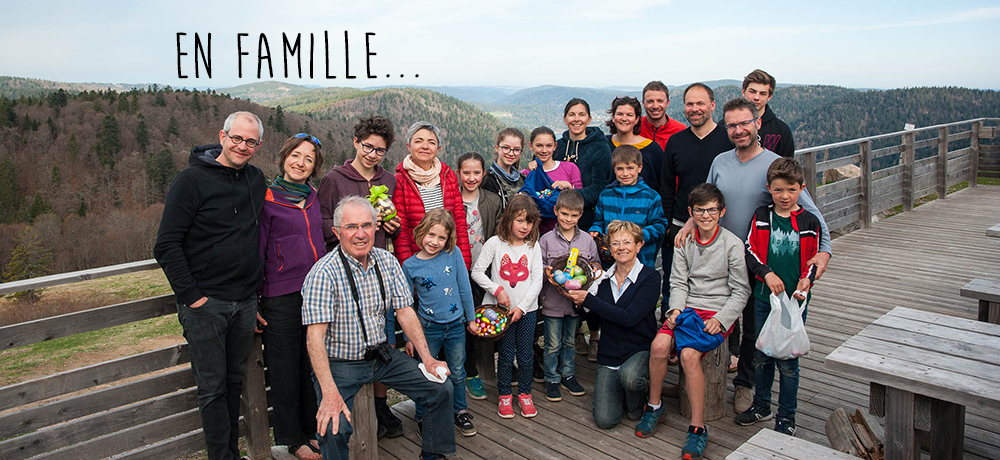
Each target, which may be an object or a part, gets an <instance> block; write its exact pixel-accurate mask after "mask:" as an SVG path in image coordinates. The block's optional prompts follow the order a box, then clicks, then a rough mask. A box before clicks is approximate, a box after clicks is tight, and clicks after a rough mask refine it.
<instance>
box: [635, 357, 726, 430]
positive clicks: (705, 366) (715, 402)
mask: <svg viewBox="0 0 1000 460" xmlns="http://www.w3.org/2000/svg"><path fill="white" fill-rule="evenodd" d="M728 367H729V346H728V345H727V342H726V341H723V342H722V345H719V346H718V348H716V349H715V350H712V351H710V352H708V353H705V357H704V359H702V360H701V371H702V372H703V373H704V374H705V411H704V417H705V421H706V422H711V421H712V420H718V419H720V418H722V416H723V415H724V414H725V411H724V410H723V409H724V408H725V406H726V369H727V368H728ZM653 384H655V382H654V383H653ZM678 398H679V399H680V403H681V415H683V416H685V417H690V416H691V403H690V401H688V395H687V385H686V383H685V382H684V369H681V373H680V394H679V395H678Z"/></svg>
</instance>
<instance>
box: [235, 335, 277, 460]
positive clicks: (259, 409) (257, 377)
mask: <svg viewBox="0 0 1000 460" xmlns="http://www.w3.org/2000/svg"><path fill="white" fill-rule="evenodd" d="M240 405H241V406H242V408H243V423H244V425H245V426H246V429H245V434H246V438H247V454H249V455H250V458H252V459H253V460H262V459H270V458H271V427H270V424H269V423H268V420H267V391H266V388H265V387H264V353H263V348H262V347H261V336H260V334H254V335H253V344H252V345H251V346H250V357H249V358H248V359H247V372H246V377H245V378H244V380H243V399H242V404H240Z"/></svg>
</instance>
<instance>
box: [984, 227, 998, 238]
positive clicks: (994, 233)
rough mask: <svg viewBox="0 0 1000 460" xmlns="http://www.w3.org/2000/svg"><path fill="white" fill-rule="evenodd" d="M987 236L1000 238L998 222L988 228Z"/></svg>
mask: <svg viewBox="0 0 1000 460" xmlns="http://www.w3.org/2000/svg"><path fill="white" fill-rule="evenodd" d="M986 236H992V237H994V238H1000V224H996V225H994V226H992V227H990V228H987V229H986Z"/></svg>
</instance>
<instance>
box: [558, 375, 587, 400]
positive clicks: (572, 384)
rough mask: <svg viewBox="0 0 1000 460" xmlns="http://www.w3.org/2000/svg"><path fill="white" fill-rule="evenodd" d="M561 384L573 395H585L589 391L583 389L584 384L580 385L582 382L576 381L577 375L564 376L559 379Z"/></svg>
mask: <svg viewBox="0 0 1000 460" xmlns="http://www.w3.org/2000/svg"><path fill="white" fill-rule="evenodd" d="M559 384H560V385H562V386H563V388H565V389H566V391H568V392H569V394H571V395H573V396H583V395H585V394H587V391H586V390H584V389H583V385H580V382H577V381H576V376H573V375H571V376H569V377H563V378H562V379H561V380H560V381H559Z"/></svg>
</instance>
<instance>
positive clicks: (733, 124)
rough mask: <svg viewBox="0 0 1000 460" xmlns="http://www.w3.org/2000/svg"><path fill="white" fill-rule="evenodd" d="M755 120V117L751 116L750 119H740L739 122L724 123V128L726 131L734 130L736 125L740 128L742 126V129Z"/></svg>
mask: <svg viewBox="0 0 1000 460" xmlns="http://www.w3.org/2000/svg"><path fill="white" fill-rule="evenodd" d="M755 121H757V117H753V118H751V119H749V120H747V121H741V122H739V123H730V124H728V125H726V130H727V131H736V127H737V126H738V127H740V128H742V129H747V128H749V127H750V124H751V123H753V122H755Z"/></svg>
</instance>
